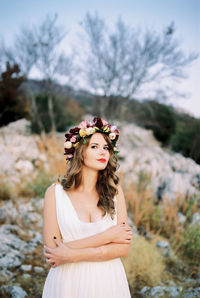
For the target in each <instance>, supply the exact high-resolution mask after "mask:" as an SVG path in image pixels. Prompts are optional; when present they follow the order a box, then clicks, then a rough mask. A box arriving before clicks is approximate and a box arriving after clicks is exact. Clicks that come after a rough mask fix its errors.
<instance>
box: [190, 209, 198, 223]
mask: <svg viewBox="0 0 200 298" xmlns="http://www.w3.org/2000/svg"><path fill="white" fill-rule="evenodd" d="M190 225H191V226H195V225H199V226H200V213H199V212H195V213H194V214H193V215H192V221H191V224H190Z"/></svg>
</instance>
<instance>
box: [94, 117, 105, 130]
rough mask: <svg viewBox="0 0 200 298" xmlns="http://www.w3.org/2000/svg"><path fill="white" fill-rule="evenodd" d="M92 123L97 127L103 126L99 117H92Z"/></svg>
mask: <svg viewBox="0 0 200 298" xmlns="http://www.w3.org/2000/svg"><path fill="white" fill-rule="evenodd" d="M93 123H94V125H95V126H96V127H98V128H101V127H102V126H103V122H102V120H101V118H99V117H94V119H93Z"/></svg>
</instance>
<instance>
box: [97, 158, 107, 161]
mask: <svg viewBox="0 0 200 298" xmlns="http://www.w3.org/2000/svg"><path fill="white" fill-rule="evenodd" d="M97 160H98V161H100V162H106V159H105V158H100V159H97Z"/></svg>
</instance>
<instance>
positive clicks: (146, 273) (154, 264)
mask: <svg viewBox="0 0 200 298" xmlns="http://www.w3.org/2000/svg"><path fill="white" fill-rule="evenodd" d="M122 262H123V264H124V267H125V271H126V274H127V278H128V282H129V285H130V288H131V292H132V293H133V292H134V293H135V292H137V291H138V290H140V289H141V288H142V287H143V286H150V287H152V286H156V285H159V284H160V282H161V281H162V279H166V278H167V275H166V272H165V264H164V258H163V257H162V256H161V255H160V253H159V252H158V250H157V248H156V247H155V243H154V242H147V240H145V239H144V238H143V237H137V238H135V239H133V240H132V243H131V249H130V252H129V256H128V257H127V258H125V259H122Z"/></svg>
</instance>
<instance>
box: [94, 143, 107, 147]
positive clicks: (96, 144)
mask: <svg viewBox="0 0 200 298" xmlns="http://www.w3.org/2000/svg"><path fill="white" fill-rule="evenodd" d="M92 144H95V145H99V143H91V144H90V145H92ZM104 146H108V144H104ZM108 147H109V146H108Z"/></svg>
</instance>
